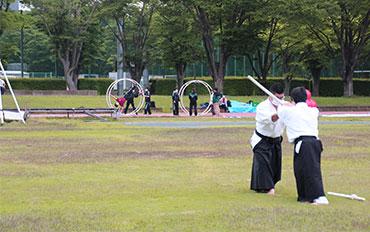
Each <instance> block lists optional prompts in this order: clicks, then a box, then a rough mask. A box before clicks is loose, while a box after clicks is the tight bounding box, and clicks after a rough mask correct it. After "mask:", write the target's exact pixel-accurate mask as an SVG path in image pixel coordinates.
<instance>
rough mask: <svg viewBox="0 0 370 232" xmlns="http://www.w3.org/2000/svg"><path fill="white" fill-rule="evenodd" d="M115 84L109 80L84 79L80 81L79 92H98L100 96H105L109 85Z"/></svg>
mask: <svg viewBox="0 0 370 232" xmlns="http://www.w3.org/2000/svg"><path fill="white" fill-rule="evenodd" d="M112 82H113V80H112V79H109V78H84V79H79V80H78V89H79V90H97V91H98V94H100V95H105V93H106V91H107V89H108V87H109V85H110V84H111V83H112Z"/></svg>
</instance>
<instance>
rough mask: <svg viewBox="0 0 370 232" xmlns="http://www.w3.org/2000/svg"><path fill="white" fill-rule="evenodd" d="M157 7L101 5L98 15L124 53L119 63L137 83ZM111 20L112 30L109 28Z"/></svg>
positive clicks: (152, 1)
mask: <svg viewBox="0 0 370 232" xmlns="http://www.w3.org/2000/svg"><path fill="white" fill-rule="evenodd" d="M157 5H158V2H157V1H156V0H143V1H137V0H122V1H112V0H106V1H103V7H102V8H101V11H100V15H101V17H102V18H103V19H104V20H105V22H107V25H108V26H110V28H111V31H112V32H113V34H114V35H115V37H116V38H117V40H118V41H119V43H120V45H121V47H122V48H123V50H124V57H123V58H122V60H119V61H118V62H119V63H122V64H123V65H124V67H125V68H126V69H128V70H129V72H130V74H131V77H132V79H134V80H136V81H138V82H140V80H141V76H142V74H143V70H144V69H145V67H146V65H147V62H148V60H147V59H148V54H147V53H148V44H147V42H148V39H149V36H150V32H151V22H152V17H153V13H154V11H155V9H156V7H157ZM109 19H113V20H114V23H115V26H116V27H115V28H114V27H113V26H112V25H111V23H110V20H109Z"/></svg>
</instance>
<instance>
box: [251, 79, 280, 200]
mask: <svg viewBox="0 0 370 232" xmlns="http://www.w3.org/2000/svg"><path fill="white" fill-rule="evenodd" d="M270 90H271V92H272V93H273V94H274V95H275V96H276V97H277V98H279V99H283V98H284V89H283V87H282V85H281V84H279V83H275V84H273V85H272V86H271V88H270ZM278 104H279V103H277V102H275V101H274V99H273V98H271V97H268V98H267V99H266V100H265V101H263V102H261V103H260V104H259V105H258V106H257V109H256V130H255V131H254V133H253V135H252V138H251V146H252V149H253V164H252V176H251V186H250V188H251V189H252V190H254V191H256V192H260V193H268V194H271V195H273V194H275V185H276V183H277V182H279V181H280V179H281V153H282V152H281V142H282V136H281V135H282V134H283V131H284V124H283V123H282V122H281V121H280V120H279V118H278V116H277V107H278Z"/></svg>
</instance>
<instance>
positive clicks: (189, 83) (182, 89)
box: [179, 80, 213, 115]
mask: <svg viewBox="0 0 370 232" xmlns="http://www.w3.org/2000/svg"><path fill="white" fill-rule="evenodd" d="M191 84H202V85H203V86H204V87H206V89H207V91H208V93H209V102H208V106H207V108H206V109H205V110H204V111H203V112H201V113H200V115H206V114H208V113H209V111H210V110H211V105H212V97H213V92H212V87H211V86H210V85H209V84H208V83H207V82H205V81H201V80H192V81H188V82H186V83H185V84H184V85H183V86H181V88H180V90H179V96H180V104H179V105H180V109H181V110H182V112H184V113H186V114H189V111H188V110H187V109H186V108H185V105H184V101H183V96H184V93H185V90H186V88H187V87H188V86H189V85H191Z"/></svg>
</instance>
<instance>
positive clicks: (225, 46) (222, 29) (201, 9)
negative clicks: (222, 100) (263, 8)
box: [182, 0, 260, 91]
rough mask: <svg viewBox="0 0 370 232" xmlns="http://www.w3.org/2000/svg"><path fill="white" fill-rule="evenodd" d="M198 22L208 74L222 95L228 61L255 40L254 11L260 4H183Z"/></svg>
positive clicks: (201, 0) (238, 0)
mask: <svg viewBox="0 0 370 232" xmlns="http://www.w3.org/2000/svg"><path fill="white" fill-rule="evenodd" d="M182 2H183V4H184V5H185V6H186V7H187V8H188V9H189V10H191V11H192V12H193V14H194V17H195V19H196V20H197V22H198V25H199V28H200V31H201V35H202V40H203V46H204V49H205V54H206V56H207V61H208V70H209V73H210V75H211V76H212V79H213V82H214V85H215V87H217V88H218V89H219V91H223V85H224V77H225V69H226V64H227V61H228V59H229V57H230V56H231V55H233V54H236V53H238V52H240V48H241V47H242V46H244V45H243V43H245V41H246V40H253V38H254V36H255V34H254V31H253V30H251V28H253V27H251V24H253V21H252V18H253V15H254V11H255V10H256V9H258V5H259V4H260V1H242V0H230V1H222V0H217V1H211V0H193V1H185V0H183V1H182Z"/></svg>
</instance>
